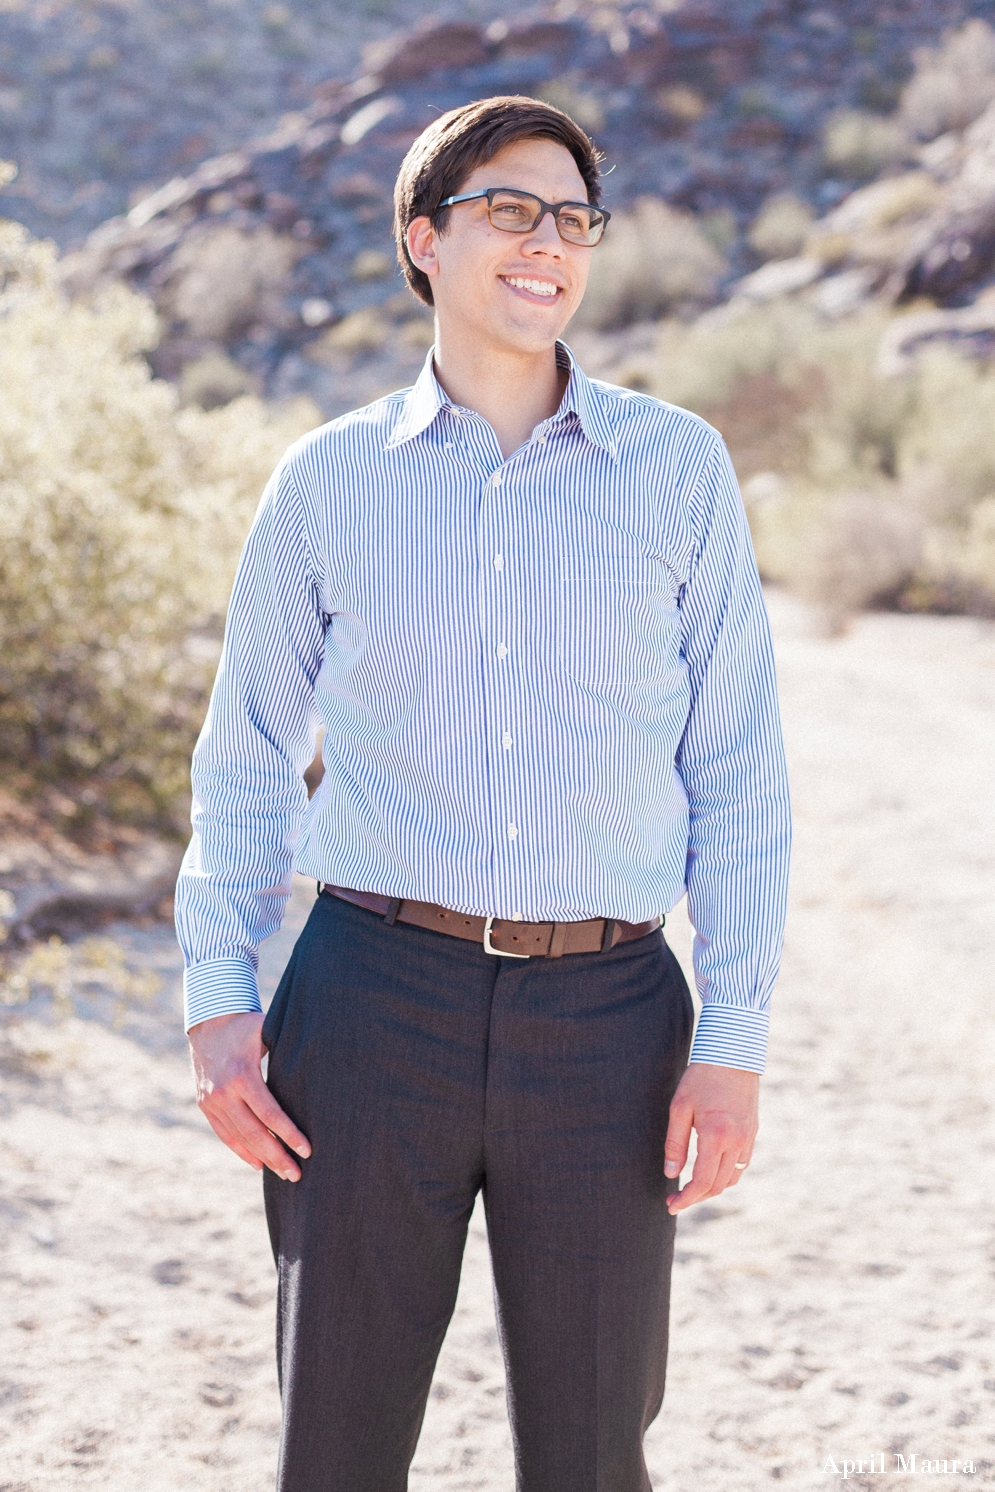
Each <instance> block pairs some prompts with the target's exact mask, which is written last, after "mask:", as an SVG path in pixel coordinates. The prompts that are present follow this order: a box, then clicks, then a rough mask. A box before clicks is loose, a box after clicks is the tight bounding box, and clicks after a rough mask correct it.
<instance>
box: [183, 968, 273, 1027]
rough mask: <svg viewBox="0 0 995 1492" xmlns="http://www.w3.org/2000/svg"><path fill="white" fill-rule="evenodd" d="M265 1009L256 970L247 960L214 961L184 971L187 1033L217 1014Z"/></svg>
mask: <svg viewBox="0 0 995 1492" xmlns="http://www.w3.org/2000/svg"><path fill="white" fill-rule="evenodd" d="M262 1008H263V1007H262V1004H261V1002H260V999H259V989H258V987H257V985H256V971H255V969H254V968H253V967H252V965H251V964H250V963H249V961H248V960H247V959H241V958H215V959H211V960H210V961H209V962H208V963H203V964H194V965H193V967H192V968H190V969H186V970H185V971H184V974H183V1011H184V1015H183V1029H184V1031H189V1030H190V1027H191V1026H196V1025H199V1024H200V1022H201V1021H210V1020H213V1019H214V1017H215V1016H216V1015H234V1014H235V1013H236V1012H237V1011H246V1010H248V1011H254V1010H262Z"/></svg>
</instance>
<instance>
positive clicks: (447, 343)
mask: <svg viewBox="0 0 995 1492" xmlns="http://www.w3.org/2000/svg"><path fill="white" fill-rule="evenodd" d="M435 376H436V378H438V380H439V382H440V384H441V385H442V387H443V388H444V389H445V391H446V393H447V395H448V396H449V398H450V399H452V401H453V403H454V404H462V406H463V407H464V409H472V410H473V411H474V412H475V413H476V414H479V415H483V417H484V419H485V420H487V421H488V423H489V424H490V425H491V426H492V428H493V430H494V433H495V435H496V436H497V438H498V445H499V446H500V447H501V454H502V456H505V457H508V456H510V455H511V453H512V452H513V451H517V450H518V447H519V446H520V445H522V444H523V443H524V442H525V441H526V440H528V438H529V436H530V435H531V434H532V431H533V430H534V429H535V427H536V425H538V424H541V423H542V421H543V420H548V419H549V418H550V416H551V415H554V414H555V413H556V411H557V410H558V409H559V407H560V401H561V400H562V398H563V393H564V390H565V389H566V386H567V381H568V378H569V375H568V373H567V372H566V370H565V369H561V368H558V367H557V366H556V349H555V347H547V348H544V349H543V350H542V351H541V352H525V353H523V352H518V351H517V350H515V349H513V348H503V347H496V348H495V347H490V348H487V349H486V350H482V349H481V347H480V346H479V344H478V345H471V343H470V342H469V341H468V340H467V339H464V338H461V337H459V336H458V335H457V336H453V335H447V334H446V330H445V328H444V327H443V326H441V325H440V324H439V318H438V317H437V318H436V339H435Z"/></svg>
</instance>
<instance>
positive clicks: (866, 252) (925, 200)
mask: <svg viewBox="0 0 995 1492" xmlns="http://www.w3.org/2000/svg"><path fill="white" fill-rule="evenodd" d="M942 195H943V188H942V187H941V186H940V185H939V184H938V183H937V182H936V181H935V180H934V178H933V177H932V176H930V175H929V173H928V172H926V171H905V172H903V173H902V174H901V175H900V176H888V177H885V178H884V180H882V181H875V182H872V183H871V184H870V185H869V186H865V187H861V188H860V189H859V190H858V191H855V192H852V193H851V194H850V196H849V197H847V198H846V199H845V200H844V201H843V202H842V203H841V204H840V206H839V207H837V208H835V209H834V211H832V212H831V213H828V214H827V215H826V217H824V218H822V219H820V221H819V222H818V223H816V225H815V226H814V228H813V229H812V232H811V233H810V235H809V238H808V241H807V243H806V245H805V252H806V254H809V255H811V256H812V257H813V258H816V259H821V260H822V261H823V262H824V263H825V264H826V265H827V266H829V265H832V266H835V267H839V268H843V267H844V266H848V267H855V266H857V265H866V266H872V267H874V268H876V269H877V270H878V272H879V277H880V278H884V276H885V275H886V274H887V273H888V272H889V271H890V270H892V269H893V267H894V266H895V265H896V264H897V263H898V262H899V261H900V259H901V258H902V256H903V255H904V254H905V253H906V252H907V251H908V247H909V245H910V244H911V242H912V239H913V235H914V233H915V232H916V230H917V229H918V228H919V226H920V225H921V224H922V223H923V222H924V221H925V220H926V219H927V218H928V216H929V214H930V213H931V212H932V211H933V210H934V209H935V207H936V205H937V203H938V202H939V201H940V200H941V198H942Z"/></svg>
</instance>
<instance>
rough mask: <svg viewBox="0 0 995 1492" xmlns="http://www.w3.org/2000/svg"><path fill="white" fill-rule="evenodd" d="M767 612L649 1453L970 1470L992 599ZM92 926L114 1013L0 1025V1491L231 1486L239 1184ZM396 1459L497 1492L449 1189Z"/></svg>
mask: <svg viewBox="0 0 995 1492" xmlns="http://www.w3.org/2000/svg"><path fill="white" fill-rule="evenodd" d="M772 616H773V620H774V624H775V635H776V640H777V648H778V659H779V670H780V680H781V688H782V694H783V700H784V714H785V724H786V730H787V738H788V748H789V753H790V759H791V766H792V780H793V791H794V800H795V809H796V815H797V849H796V858H795V871H794V879H793V891H792V908H791V919H790V925H789V937H788V945H787V950H786V956H785V965H784V973H783V976H782V980H781V983H780V986H779V989H778V993H777V1004H776V1019H775V1022H774V1036H773V1046H772V1056H771V1063H770V1067H769V1069H768V1075H767V1077H766V1078H765V1081H764V1090H763V1093H764V1097H763V1131H762V1135H761V1140H760V1143H759V1144H758V1146H757V1152H756V1158H755V1161H754V1164H753V1166H752V1168H751V1170H750V1173H749V1175H748V1177H747V1179H746V1180H745V1181H744V1183H743V1185H741V1186H740V1187H739V1189H738V1190H736V1191H734V1192H730V1193H728V1194H727V1195H726V1196H725V1197H724V1198H722V1199H720V1200H719V1201H717V1202H715V1203H714V1204H711V1205H707V1206H703V1207H700V1208H698V1209H697V1210H696V1211H694V1212H692V1213H691V1214H689V1215H688V1217H687V1218H686V1219H684V1220H683V1221H682V1222H681V1225H680V1231H679V1237H678V1261H679V1262H678V1267H677V1268H676V1270H675V1292H674V1305H673V1332H672V1338H673V1346H672V1354H671V1365H670V1380H669V1388H668V1396H667V1401H666V1404H665V1406H664V1409H663V1412H662V1414H661V1416H660V1418H659V1419H658V1421H657V1422H656V1424H655V1425H654V1426H653V1427H652V1428H651V1430H650V1432H649V1435H648V1437H647V1457H648V1461H649V1465H650V1468H651V1472H652V1477H653V1483H654V1486H656V1487H662V1488H666V1489H668V1492H754V1489H757V1488H761V1487H763V1486H766V1485H767V1484H768V1482H769V1481H771V1480H776V1481H779V1482H781V1483H783V1484H784V1485H785V1486H788V1487H795V1488H799V1489H803V1488H806V1489H807V1488H810V1487H811V1488H815V1487H822V1486H826V1485H836V1484H838V1483H839V1481H840V1480H841V1479H842V1477H838V1478H836V1479H835V1482H831V1483H827V1479H826V1478H827V1475H829V1476H831V1475H832V1472H831V1468H830V1470H829V1471H828V1472H825V1471H824V1470H823V1468H824V1467H826V1465H827V1457H830V1456H832V1457H833V1458H834V1464H835V1465H836V1466H837V1467H838V1468H839V1469H840V1472H841V1473H842V1470H843V1462H844V1459H846V1460H848V1461H853V1462H856V1461H857V1460H858V1459H862V1460H863V1461H864V1467H865V1475H864V1476H860V1475H859V1474H857V1475H850V1476H849V1477H848V1481H849V1483H850V1484H851V1485H853V1486H855V1487H866V1488H880V1487H882V1486H886V1485H887V1484H888V1483H889V1481H890V1479H891V1478H892V1477H896V1478H897V1477H899V1476H901V1475H902V1473H901V1472H900V1470H898V1469H897V1467H898V1463H897V1462H896V1460H895V1455H894V1453H901V1454H902V1455H903V1456H905V1458H906V1462H907V1463H908V1458H909V1457H910V1456H911V1454H912V1453H915V1454H916V1456H917V1457H918V1458H919V1459H918V1460H917V1463H916V1464H917V1468H918V1467H919V1466H920V1465H921V1461H922V1458H923V1457H926V1458H928V1460H929V1468H930V1471H932V1464H933V1459H934V1458H940V1457H945V1458H947V1459H948V1465H949V1464H951V1458H953V1457H957V1458H958V1465H960V1463H961V1462H962V1461H964V1460H971V1461H973V1463H974V1466H975V1468H976V1470H975V1473H974V1475H973V1476H971V1475H968V1476H964V1475H963V1474H962V1473H960V1472H958V1473H957V1474H956V1475H954V1474H947V1475H944V1474H942V1473H941V1474H935V1473H934V1474H932V1475H931V1479H930V1483H929V1485H931V1486H937V1487H947V1486H949V1487H958V1486H966V1487H981V1486H995V1308H993V1283H995V1279H993V1277H995V1215H993V1206H992V1200H991V1193H992V1178H993V1175H995V1163H993V1162H995V1106H993V1086H992V1072H993V1066H995V1063H993V1058H995V1038H993V1025H992V1020H991V1011H992V986H993V982H995V980H993V975H992V972H991V970H992V959H991V943H992V938H991V933H992V922H993V918H992V905H993V892H995V848H993V847H995V790H993V784H992V762H993V758H995V628H993V627H991V626H990V625H985V624H981V623H977V622H972V621H966V620H960V619H936V618H909V617H892V616H881V617H870V618H866V619H864V620H862V621H861V622H860V623H859V624H857V625H856V626H855V627H854V629H853V630H852V632H851V633H850V634H849V635H848V636H847V637H845V638H843V639H841V640H839V641H825V640H822V639H819V638H818V637H816V636H814V635H813V634H812V633H811V631H810V629H809V624H808V620H807V618H806V617H805V616H804V614H802V613H801V612H799V611H798V610H797V609H796V608H795V607H793V606H791V605H790V604H788V603H787V602H786V601H785V600H784V599H783V598H781V597H778V596H774V597H773V598H772ZM309 898H310V888H309V887H308V886H307V885H302V886H301V887H300V888H299V889H298V893H297V895H296V897H295V902H294V905H293V911H292V916H291V918H290V919H289V920H288V925H287V926H286V927H285V929H284V931H283V932H282V933H281V935H280V938H279V939H278V940H274V942H275V943H276V946H275V947H273V946H270V947H268V948H267V949H266V950H264V952H265V955H266V957H265V969H266V978H267V980H268V982H269V983H270V985H272V983H273V982H274V980H275V977H276V975H277V973H278V971H279V969H280V967H281V965H282V962H283V960H284V959H285V957H286V952H287V950H288V947H289V946H290V944H291V943H292V940H293V936H294V929H295V928H296V927H297V926H299V923H300V920H301V919H302V917H303V915H305V914H306V907H307V904H308V901H309ZM668 930H669V931H670V932H671V937H672V940H673V941H674V943H675V946H676V947H677V949H678V952H679V953H680V955H681V957H682V958H683V959H684V960H686V959H687V954H688V943H689V939H688V932H687V926H686V923H685V922H684V921H683V918H682V917H681V916H680V915H679V914H677V915H675V916H674V917H673V918H671V919H670V922H669V924H668ZM114 936H115V938H116V940H117V942H118V943H119V944H120V945H121V946H123V947H124V948H125V949H126V950H127V952H128V956H129V958H130V959H131V960H132V961H133V962H134V963H135V964H136V966H140V967H143V968H148V967H150V966H156V967H158V968H159V970H160V972H161V973H162V975H163V988H162V992H161V994H160V996H159V997H158V1000H157V1002H156V1004H155V1005H154V1006H153V1007H152V1008H150V1009H148V1010H144V1011H141V1012H139V1014H138V1015H136V1016H134V1017H130V1018H129V1019H128V1020H127V1021H126V1022H125V1024H124V1025H123V1026H122V1028H121V1029H120V1030H118V1031H115V1030H113V1029H111V1024H112V1022H111V1019H110V1017H111V1014H112V1006H113V1002H111V1001H110V1000H109V999H108V998H104V997H102V996H101V995H100V993H99V990H96V989H93V988H91V989H90V990H89V992H88V993H87V992H83V993H81V994H80V998H79V1008H80V1010H81V1013H82V1015H83V1017H85V1018H74V1019H70V1020H62V1021H56V1020H53V1019H52V1018H51V1010H50V1006H49V1004H48V1003H47V1002H46V1001H45V1000H43V999H39V1000H37V1001H35V1002H34V1004H33V1005H32V1006H29V1007H27V1008H26V1009H21V1010H18V1011H14V1012H12V1013H8V1016H7V1019H6V1023H5V1031H6V1035H5V1037H4V1038H2V1044H0V1061H2V1064H3V1074H2V1076H3V1095H4V1097H3V1105H2V1109H0V1144H2V1147H3V1148H2V1161H0V1165H2V1176H0V1223H2V1227H3V1234H2V1237H3V1241H2V1246H0V1276H2V1281H3V1292H4V1309H3V1312H2V1317H0V1364H2V1366H0V1492H15V1489H16V1492H55V1489H63V1488H76V1487H79V1488H84V1487H88V1486H91V1485H92V1486H97V1485H99V1486H101V1487H102V1488H104V1489H105V1492H134V1489H136V1488H141V1489H142V1492H177V1489H182V1492H264V1489H269V1488H271V1487H272V1479H273V1468H274V1463H275V1453H276V1441H277V1428H278V1402H277V1394H276V1382H275V1373H274V1369H273V1363H272V1346H271V1339H272V1291H273V1272H272V1264H271V1261H270V1258H269V1253H268V1246H267V1241H266V1236H265V1229H264V1225H263V1217H262V1209H261V1206H260V1200H259V1187H258V1181H257V1179H256V1178H255V1177H254V1176H253V1175H252V1174H250V1173H249V1172H248V1171H246V1170H245V1169H244V1168H243V1167H241V1166H240V1164H239V1163H238V1162H236V1161H235V1160H234V1159H233V1158H232V1157H230V1156H229V1155H228V1154H227V1153H226V1152H225V1151H223V1150H222V1148H221V1147H220V1146H219V1145H218V1144H217V1143H216V1142H215V1141H214V1140H213V1138H212V1137H211V1136H210V1134H209V1133H207V1131H206V1127H205V1126H204V1124H203V1123H202V1121H201V1119H200V1116H199V1114H198V1113H197V1110H196V1108H195V1107H194V1105H193V1103H192V1101H191V1098H190V1092H189V1081H188V1077H187V1072H186V1067H185V1061H184V1059H183V1056H182V1044H181V1042H180V1040H179V1039H178V1037H177V1032H176V1026H175V1015H174V1012H175V1008H176V998H177V994H176V971H177V957H176V954H175V951H174V949H173V948H172V947H171V946H170V942H169V938H168V935H167V934H165V933H164V932H163V931H162V930H161V929H160V930H156V929H135V928H131V929H129V928H119V929H115V930H114ZM84 996H85V997H84ZM882 1452H883V1453H885V1463H884V1464H885V1466H886V1468H887V1473H888V1474H887V1475H882V1474H881V1472H880V1471H879V1470H878V1468H879V1467H880V1466H881V1461H880V1459H876V1460H875V1463H874V1465H875V1472H874V1474H873V1475H867V1474H866V1468H867V1464H868V1459H869V1458H870V1456H871V1455H872V1454H874V1455H875V1456H876V1457H880V1454H881V1453H882ZM411 1486H412V1488H413V1489H415V1492H457V1489H470V1488H473V1489H480V1492H511V1489H512V1487H513V1473H512V1469H511V1452H510V1441H509V1436H508V1430H507V1424H506V1420H505V1413H504V1402H503V1379H502V1372H501V1363H500V1356H499V1353H498V1350H497V1344H496V1338H495V1333H494V1321H493V1313H492V1309H491V1303H490V1280H489V1273H488V1266H487V1254H486V1243H485V1239H484V1234H483V1228H482V1224H481V1222H480V1219H479V1218H478V1217H475V1219H474V1223H473V1226H472V1230H471V1239H470V1244H469V1248H468V1251H467V1257H466V1265H465V1269H464V1280H463V1287H462V1290H461V1294H460V1299H459V1304H458V1306H457V1312H456V1316H455V1319H454V1321H453V1325H452V1328H451V1330H450V1334H449V1337H448V1339H447V1343H446V1346H445V1349H444V1351H443V1355H442V1359H441V1360H440V1364H439V1369H438V1373H437V1377H436V1382H435V1385H434V1388H433V1391H432V1397H431V1400H430V1404H429V1410H428V1415H427V1418H426V1423H425V1429H424V1433H423V1435H422V1440H421V1444H420V1446H419V1450H418V1454H417V1458H416V1461H415V1465H414V1468H413V1470H412V1476H411Z"/></svg>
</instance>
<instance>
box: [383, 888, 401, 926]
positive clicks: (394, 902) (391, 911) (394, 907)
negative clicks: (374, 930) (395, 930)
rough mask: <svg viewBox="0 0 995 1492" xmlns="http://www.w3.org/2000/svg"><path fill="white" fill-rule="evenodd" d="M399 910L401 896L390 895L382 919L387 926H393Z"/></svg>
mask: <svg viewBox="0 0 995 1492" xmlns="http://www.w3.org/2000/svg"><path fill="white" fill-rule="evenodd" d="M400 910H401V898H400V897H399V896H396V897H392V898H391V900H390V901H389V902H388V903H387V911H386V912H385V914H384V919H383V920H384V922H386V924H387V926H388V927H393V926H394V923H395V922H396V921H397V914H398V912H399V911H400Z"/></svg>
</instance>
